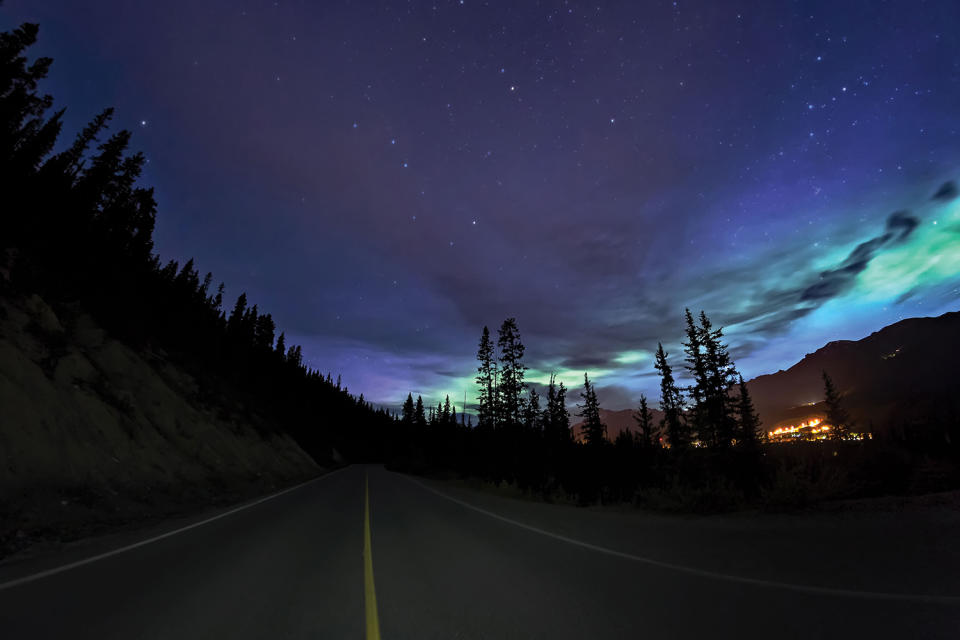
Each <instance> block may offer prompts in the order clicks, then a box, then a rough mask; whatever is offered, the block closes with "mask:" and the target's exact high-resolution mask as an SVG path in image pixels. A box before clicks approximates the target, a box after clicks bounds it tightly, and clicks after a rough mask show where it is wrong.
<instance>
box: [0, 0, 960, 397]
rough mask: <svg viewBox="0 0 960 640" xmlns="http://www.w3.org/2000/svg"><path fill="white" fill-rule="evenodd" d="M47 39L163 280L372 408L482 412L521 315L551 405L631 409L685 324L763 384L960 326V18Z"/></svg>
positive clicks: (877, 13) (81, 10) (142, 10)
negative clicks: (271, 323)
mask: <svg viewBox="0 0 960 640" xmlns="http://www.w3.org/2000/svg"><path fill="white" fill-rule="evenodd" d="M23 21H36V22H39V23H40V25H41V41H40V44H39V45H38V46H37V47H35V50H34V53H35V54H42V55H50V56H52V57H54V58H55V64H54V66H53V70H52V73H51V76H50V79H49V81H48V82H47V83H46V86H45V87H44V88H45V89H46V90H48V91H50V92H51V93H53V94H54V96H55V97H56V99H57V103H58V105H61V106H68V107H69V109H68V117H67V131H68V135H67V136H65V138H66V139H69V137H71V135H72V132H74V131H76V130H77V129H79V127H81V126H82V125H83V124H84V122H85V121H86V120H88V119H89V118H90V117H91V116H92V115H93V114H95V113H96V112H98V111H99V110H101V109H102V108H104V107H106V106H115V107H116V108H117V117H116V119H115V126H116V127H125V128H130V129H132V130H134V146H135V147H136V148H138V149H142V150H143V151H144V152H145V153H146V155H147V157H148V158H149V162H150V164H149V165H148V170H147V174H146V176H145V182H147V183H149V184H152V185H154V186H155V187H156V188H157V195H158V200H159V203H160V213H159V220H158V225H157V233H156V249H157V251H158V252H159V253H160V254H161V256H162V257H163V258H164V259H169V258H175V259H178V260H181V261H183V260H185V259H187V258H190V257H194V258H195V259H196V261H197V264H198V266H199V267H200V269H201V270H202V271H207V270H210V271H213V272H214V276H215V280H216V281H220V280H223V281H225V282H226V284H227V290H228V293H229V294H230V295H231V296H236V295H237V294H239V293H240V292H241V291H246V292H247V293H248V296H249V298H250V300H251V302H255V303H257V304H258V305H259V307H260V309H261V310H267V311H270V312H272V314H273V315H274V317H275V319H276V320H277V322H278V324H279V326H280V328H281V329H284V330H285V331H286V333H287V338H288V341H287V342H288V344H290V343H291V340H292V341H293V342H300V343H302V344H303V346H304V351H305V355H306V357H307V360H308V362H309V363H310V364H311V365H312V366H315V367H318V368H320V369H321V370H323V371H327V370H331V371H334V372H341V373H342V374H343V377H344V380H345V382H346V384H348V385H349V387H350V389H351V390H352V391H357V392H359V391H362V392H364V394H365V395H366V397H367V398H368V399H371V400H373V401H376V402H382V403H385V404H390V405H395V404H398V403H399V402H400V401H401V400H402V398H403V397H405V396H406V393H407V392H408V391H413V392H414V393H423V394H424V396H425V399H428V400H430V401H433V402H435V401H436V400H437V399H438V395H439V394H442V393H450V394H451V395H452V396H453V397H454V398H461V399H462V397H463V392H464V391H465V390H468V394H469V395H470V396H473V395H474V393H473V389H472V388H469V389H468V381H469V379H470V378H471V377H472V375H473V367H474V366H475V365H474V362H473V356H474V353H475V350H476V342H477V340H478V338H479V334H480V330H481V328H482V327H483V325H484V324H487V325H490V326H491V328H494V327H495V326H498V325H499V323H500V322H501V321H502V320H503V319H504V318H505V317H507V316H516V317H517V319H518V322H519V325H520V330H521V333H522V336H523V339H524V342H525V343H526V344H527V348H528V352H527V353H528V358H527V360H528V364H529V366H530V367H531V369H532V370H531V372H530V376H531V378H532V379H533V380H535V381H541V382H542V381H543V380H544V378H545V376H546V375H547V374H548V372H550V371H557V372H559V373H560V376H561V378H562V379H563V380H564V381H565V382H566V383H567V384H568V385H571V386H572V385H576V384H578V382H579V380H580V379H581V377H582V372H583V371H585V370H586V371H590V372H591V374H592V375H593V376H594V377H595V378H596V380H597V382H598V386H599V395H600V400H601V402H602V403H603V404H604V405H605V406H607V407H610V408H623V407H625V406H629V405H632V404H633V403H635V402H636V401H637V398H638V397H639V393H640V392H646V393H647V394H648V395H649V396H651V397H652V398H656V396H657V393H656V379H655V378H654V377H653V376H652V375H651V374H652V373H653V369H652V362H651V360H650V353H651V352H652V351H653V350H654V349H655V348H656V343H657V340H662V341H663V342H664V344H665V346H667V348H668V350H671V351H672V352H674V353H675V354H676V353H677V346H678V342H679V340H680V337H681V330H682V312H683V308H684V307H685V306H690V307H692V308H694V309H695V310H699V309H701V308H702V309H705V310H706V311H707V313H708V314H710V315H711V317H712V318H713V319H714V321H715V323H717V324H723V325H726V326H728V335H729V339H730V342H731V344H732V346H733V349H734V355H735V357H737V361H738V363H739V364H740V366H741V370H742V371H743V372H744V374H745V375H746V376H748V377H750V376H753V375H758V374H761V373H765V372H769V371H771V370H776V369H778V368H781V367H786V366H789V365H790V364H792V363H793V362H795V361H796V360H798V359H799V358H800V357H802V356H803V355H804V354H805V353H807V352H809V351H812V350H814V349H816V348H818V347H819V346H821V345H822V344H823V343H824V342H826V341H828V340H832V339H837V338H859V337H862V336H863V335H865V334H867V333H869V332H871V331H874V330H876V329H879V328H880V327H882V326H884V325H885V324H889V323H890V322H893V321H896V320H898V319H900V318H902V317H907V316H915V315H928V314H935V313H941V312H943V311H946V310H949V309H957V308H958V307H960V302H958V301H960V290H958V286H960V278H958V276H957V273H958V272H960V263H958V258H957V256H958V255H960V233H958V231H960V210H958V207H957V201H956V200H954V199H952V198H951V197H948V196H949V195H950V194H946V197H941V198H939V199H936V200H931V196H932V195H933V194H934V193H935V192H936V191H937V190H938V189H939V188H940V186H941V185H943V184H944V183H945V182H947V181H951V180H953V179H955V178H957V177H960V145H958V142H960V137H958V135H957V133H958V129H957V127H958V119H957V113H960V42H958V30H957V29H956V26H957V25H958V24H960V4H958V3H956V2H955V1H944V2H920V3H895V2H894V3H876V2H843V3H838V2H835V1H832V2H806V3H800V2H755V3H749V2H741V3H729V2H713V1H708V2H676V3H674V2H652V3H637V2H623V3H615V4H612V3H598V2H592V3H577V2H522V3H512V2H502V3H498V2H479V1H471V0H465V1H464V2H462V3H461V2H458V1H453V2H447V1H439V0H438V1H437V2H432V3H431V2H409V3H408V2H334V1H324V2H306V1H297V2H293V1H281V2H269V1H268V2H259V1H248V2H225V1H213V2H201V1H191V2H181V1H172V2H135V1H120V0H117V1H106V0H104V1H100V2H95V3H86V2H83V3H80V2H75V1H68V0H51V1H43V0H40V1H37V0H31V1H29V2H27V1H26V0H7V2H6V3H5V4H4V5H3V7H2V9H0V26H2V27H3V28H4V29H7V28H10V27H12V26H15V25H16V24H18V23H20V22H23ZM895 211H907V212H908V213H904V214H902V215H901V216H899V217H893V218H891V214H892V213H893V212H895ZM471 401H472V399H471ZM458 404H459V402H458Z"/></svg>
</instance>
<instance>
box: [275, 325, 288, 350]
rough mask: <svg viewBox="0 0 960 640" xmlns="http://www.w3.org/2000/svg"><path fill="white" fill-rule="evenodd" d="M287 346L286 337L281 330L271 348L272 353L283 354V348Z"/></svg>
mask: <svg viewBox="0 0 960 640" xmlns="http://www.w3.org/2000/svg"><path fill="white" fill-rule="evenodd" d="M286 348H287V343H286V337H285V336H284V334H283V332H282V331H281V332H280V337H279V338H277V345H276V346H275V347H274V348H273V351H274V353H276V354H278V355H280V356H283V352H284V349H286Z"/></svg>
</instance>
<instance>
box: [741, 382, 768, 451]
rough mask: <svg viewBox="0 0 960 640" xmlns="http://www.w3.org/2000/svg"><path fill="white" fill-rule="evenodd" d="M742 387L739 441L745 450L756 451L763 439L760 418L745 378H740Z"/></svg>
mask: <svg viewBox="0 0 960 640" xmlns="http://www.w3.org/2000/svg"><path fill="white" fill-rule="evenodd" d="M738 378H739V386H740V399H739V401H738V402H737V417H738V420H737V426H738V431H739V433H738V434H737V441H738V442H739V443H740V444H741V446H743V448H745V449H755V448H756V447H757V444H758V441H759V439H760V437H761V435H762V434H761V433H760V416H758V415H757V412H756V410H755V409H754V408H753V400H751V399H750V391H749V390H747V383H746V382H744V381H743V376H738Z"/></svg>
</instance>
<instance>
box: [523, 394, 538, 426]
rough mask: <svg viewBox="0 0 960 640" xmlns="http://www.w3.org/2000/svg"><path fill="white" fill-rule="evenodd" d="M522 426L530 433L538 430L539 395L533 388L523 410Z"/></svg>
mask: <svg viewBox="0 0 960 640" xmlns="http://www.w3.org/2000/svg"><path fill="white" fill-rule="evenodd" d="M523 424H524V426H525V427H526V428H527V429H529V430H530V431H536V430H537V429H540V426H541V424H540V395H539V394H538V393H537V390H536V389H534V388H533V387H531V388H530V393H529V395H528V396H527V401H526V403H525V405H524V410H523Z"/></svg>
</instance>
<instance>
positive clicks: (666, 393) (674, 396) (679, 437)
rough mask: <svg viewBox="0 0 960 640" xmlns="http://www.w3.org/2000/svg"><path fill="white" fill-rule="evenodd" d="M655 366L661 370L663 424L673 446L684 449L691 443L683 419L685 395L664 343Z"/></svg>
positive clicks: (658, 346)
mask: <svg viewBox="0 0 960 640" xmlns="http://www.w3.org/2000/svg"><path fill="white" fill-rule="evenodd" d="M654 368H656V370H657V371H659V372H660V410H661V411H663V421H662V423H661V426H662V427H663V429H664V430H665V431H666V434H667V442H668V443H670V446H671V448H673V449H675V450H677V451H682V450H684V449H686V448H687V447H688V446H689V445H690V436H689V432H688V430H687V426H686V424H684V421H683V396H682V395H681V394H680V390H679V389H678V388H677V384H676V382H675V381H674V379H673V370H672V369H671V368H670V364H669V363H668V362H667V353H666V352H665V351H664V350H663V345H662V344H657V355H656V361H655V364H654Z"/></svg>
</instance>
